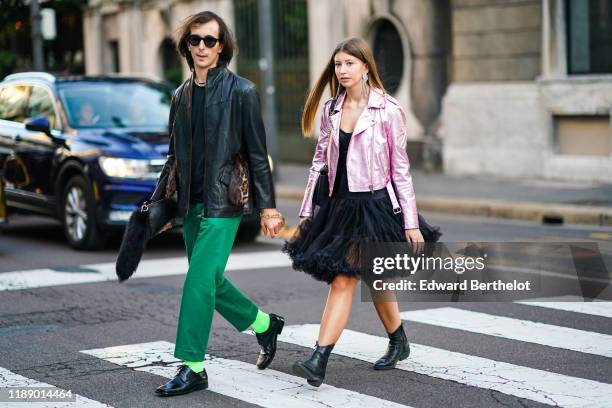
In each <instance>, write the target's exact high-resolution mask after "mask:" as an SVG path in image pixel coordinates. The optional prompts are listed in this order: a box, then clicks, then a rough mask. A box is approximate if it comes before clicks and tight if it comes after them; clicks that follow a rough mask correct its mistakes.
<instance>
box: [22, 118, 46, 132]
mask: <svg viewBox="0 0 612 408" xmlns="http://www.w3.org/2000/svg"><path fill="white" fill-rule="evenodd" d="M25 128H26V129H28V130H32V131H34V132H43V133H45V134H47V135H49V136H51V125H50V124H49V118H47V117H46V116H34V117H33V118H28V119H26V121H25Z"/></svg>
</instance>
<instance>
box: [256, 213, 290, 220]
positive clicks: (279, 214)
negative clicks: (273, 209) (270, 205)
mask: <svg viewBox="0 0 612 408" xmlns="http://www.w3.org/2000/svg"><path fill="white" fill-rule="evenodd" d="M259 216H260V217H261V218H266V219H268V218H285V217H283V214H281V213H279V212H277V213H276V214H260V215H259Z"/></svg>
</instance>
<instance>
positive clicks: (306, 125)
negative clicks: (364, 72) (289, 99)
mask: <svg viewBox="0 0 612 408" xmlns="http://www.w3.org/2000/svg"><path fill="white" fill-rule="evenodd" d="M339 52H345V53H347V54H349V55H352V56H353V57H355V58H357V59H359V60H360V61H361V62H363V63H365V64H366V65H367V66H368V68H369V73H368V85H369V86H370V87H372V86H373V87H376V88H378V89H380V90H381V91H383V92H385V88H384V87H383V84H382V81H381V80H380V76H379V75H378V69H377V68H376V62H375V61H374V55H373V54H372V50H371V49H370V46H369V45H368V43H367V42H366V41H365V40H363V39H361V38H358V37H351V38H347V39H346V40H343V41H342V42H341V43H340V44H338V45H337V46H336V48H335V49H334V52H333V53H332V55H331V58H330V59H329V62H328V63H327V65H326V66H325V69H324V70H323V72H322V73H321V75H320V76H319V79H318V80H317V82H316V83H315V84H314V86H313V87H312V89H311V90H310V92H309V93H308V96H307V97H306V104H305V105H304V112H303V113H302V133H303V134H305V135H308V134H310V133H311V132H312V127H313V123H314V119H315V116H316V114H317V108H318V107H319V102H320V101H321V96H322V95H323V92H324V91H325V87H327V86H328V85H329V88H330V90H331V95H332V97H334V98H335V97H336V96H338V94H339V93H340V92H341V91H342V89H343V87H342V86H341V85H340V82H339V81H338V78H337V77H336V71H335V61H334V57H335V56H336V54H338V53H339Z"/></svg>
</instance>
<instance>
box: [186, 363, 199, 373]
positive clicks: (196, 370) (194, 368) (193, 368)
mask: <svg viewBox="0 0 612 408" xmlns="http://www.w3.org/2000/svg"><path fill="white" fill-rule="evenodd" d="M184 363H185V365H186V366H187V367H189V368H191V371H193V372H194V373H201V372H202V371H204V362H203V361H184Z"/></svg>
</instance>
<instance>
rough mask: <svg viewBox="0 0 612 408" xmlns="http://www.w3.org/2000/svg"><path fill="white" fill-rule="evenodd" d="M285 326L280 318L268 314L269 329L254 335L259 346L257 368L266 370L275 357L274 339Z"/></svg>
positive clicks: (283, 320)
mask: <svg viewBox="0 0 612 408" xmlns="http://www.w3.org/2000/svg"><path fill="white" fill-rule="evenodd" d="M283 326H285V319H284V318H283V317H281V316H278V315H275V314H274V313H270V327H268V330H266V331H265V332H263V333H255V337H257V342H258V343H259V345H260V346H261V351H260V352H259V356H258V357H257V363H256V365H257V368H259V369H260V370H263V369H265V368H267V367H268V366H269V365H270V363H271V362H272V360H273V359H274V356H275V355H276V339H277V338H278V335H279V334H281V333H282V331H283Z"/></svg>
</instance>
